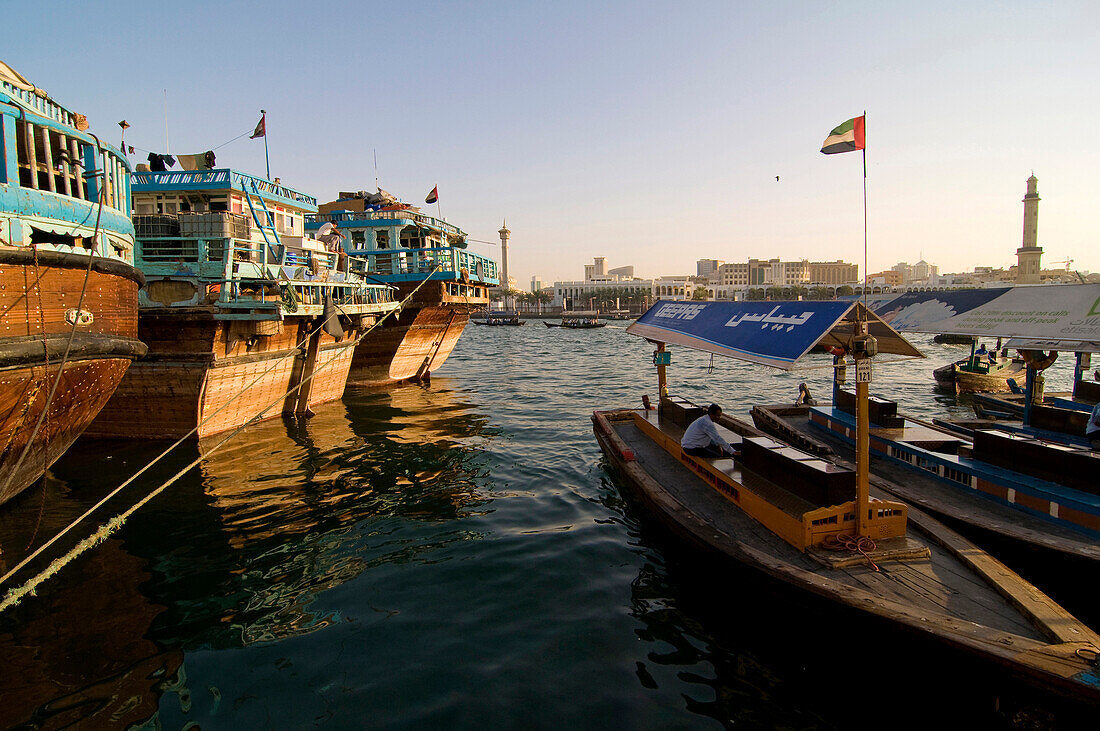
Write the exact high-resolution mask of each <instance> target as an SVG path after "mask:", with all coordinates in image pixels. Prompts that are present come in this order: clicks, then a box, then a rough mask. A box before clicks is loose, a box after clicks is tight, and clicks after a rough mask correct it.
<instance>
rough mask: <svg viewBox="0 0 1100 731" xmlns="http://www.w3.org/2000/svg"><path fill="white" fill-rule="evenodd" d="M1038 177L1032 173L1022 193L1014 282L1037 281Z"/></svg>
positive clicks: (1038, 257) (1038, 256) (1040, 250)
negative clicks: (1020, 238) (1021, 228)
mask: <svg viewBox="0 0 1100 731" xmlns="http://www.w3.org/2000/svg"><path fill="white" fill-rule="evenodd" d="M1038 187H1039V179H1038V178H1036V177H1035V174H1034V173H1032V174H1031V177H1030V178H1028V179H1027V194H1026V195H1024V242H1023V245H1022V246H1021V247H1020V248H1019V249H1016V261H1017V264H1016V284H1038V283H1039V266H1040V265H1039V259H1040V257H1042V255H1043V250H1042V249H1041V248H1039V243H1038V241H1039V200H1040V198H1039V189H1038Z"/></svg>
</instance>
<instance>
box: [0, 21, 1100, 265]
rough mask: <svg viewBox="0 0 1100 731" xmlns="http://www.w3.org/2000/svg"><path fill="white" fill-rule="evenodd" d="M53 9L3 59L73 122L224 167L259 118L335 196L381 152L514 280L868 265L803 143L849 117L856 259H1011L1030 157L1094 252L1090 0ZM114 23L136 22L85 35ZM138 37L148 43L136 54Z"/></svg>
mask: <svg viewBox="0 0 1100 731" xmlns="http://www.w3.org/2000/svg"><path fill="white" fill-rule="evenodd" d="M55 5H56V6H57V7H61V6H60V5H57V4H56V3H50V2H46V3H42V4H38V5H35V6H31V5H30V4H26V5H23V6H20V7H16V8H13V9H12V11H11V13H10V20H11V22H12V24H13V27H31V26H32V25H34V24H35V23H37V22H40V21H41V18H42V17H43V16H44V15H45V14H48V13H49V12H50V8H51V7H52V6H55ZM65 7H66V12H67V13H68V17H70V18H77V17H83V20H84V21H85V31H86V32H84V33H82V34H80V35H78V36H77V37H74V38H73V39H71V42H67V43H66V46H65V47H66V51H65V52H64V53H54V54H42V53H41V52H40V49H39V47H38V46H37V45H36V44H35V43H34V42H33V38H32V37H31V36H29V35H26V34H15V35H14V36H12V37H11V38H10V39H9V42H8V44H7V45H6V47H5V53H4V60H5V61H6V62H8V63H9V64H11V65H12V66H13V67H14V68H16V69H17V70H19V71H20V72H22V73H23V74H25V75H26V76H27V77H28V78H29V79H30V80H31V81H32V82H34V83H36V84H37V85H39V86H41V87H43V88H45V89H46V90H47V91H48V92H49V93H50V94H51V95H52V96H53V97H54V98H55V99H57V100H58V101H59V102H60V103H62V104H65V105H66V106H68V107H70V108H72V109H74V110H75V111H78V112H81V113H84V114H86V115H88V117H89V120H90V123H91V129H92V131H93V132H96V133H97V134H99V135H101V136H103V137H105V138H107V139H110V140H112V141H114V142H117V140H118V132H119V130H118V129H117V127H116V123H117V122H118V121H120V120H122V119H126V120H127V121H128V122H129V123H130V125H131V127H130V129H128V130H127V132H126V138H127V142H128V143H129V144H133V145H134V146H135V147H136V148H139V150H138V151H139V152H141V151H142V150H146V151H156V152H168V151H172V152H175V153H177V154H179V153H196V152H202V151H204V150H207V149H214V148H217V149H216V152H217V155H218V164H219V166H229V167H234V168H237V169H240V170H243V171H246V172H251V173H260V174H262V173H263V172H264V169H265V163H264V150H263V149H262V148H263V144H262V142H261V141H260V140H249V139H248V136H247V135H245V136H244V137H242V138H241V139H238V140H235V141H231V142H228V144H223V143H227V141H229V140H233V138H234V137H237V136H238V135H241V133H242V132H250V131H251V129H252V128H253V127H254V125H255V124H256V121H257V120H258V119H259V110H260V109H266V110H267V112H268V115H267V120H268V137H267V141H268V142H269V143H270V148H271V174H272V176H273V177H274V176H279V177H281V178H282V180H283V181H284V182H285V183H286V184H288V185H291V186H293V187H295V188H298V189H300V190H303V191H306V192H308V193H310V194H311V195H315V196H316V197H317V198H318V199H319V200H331V199H333V198H335V197H336V193H337V192H338V191H339V190H360V189H371V190H373V188H374V187H375V185H374V183H375V178H376V168H375V164H374V160H375V156H377V160H378V166H377V177H378V179H379V183H380V185H381V186H382V187H383V188H385V189H387V190H389V191H390V192H392V193H394V194H396V195H397V196H399V197H400V198H401V199H403V200H406V201H409V202H412V203H417V204H419V203H421V202H422V201H423V200H424V196H425V195H426V194H427V193H428V191H430V190H432V189H433V187H438V191H439V199H440V200H439V206H438V207H437V206H434V205H433V206H430V211H431V212H432V213H433V214H436V213H441V214H442V215H443V216H444V217H446V218H447V220H448V221H450V222H452V223H454V224H456V225H458V226H459V227H460V228H462V229H463V230H465V231H467V232H469V234H470V238H471V239H472V240H474V242H473V243H471V249H472V250H474V251H476V252H478V253H482V254H487V255H491V256H494V257H495V258H498V257H499V255H500V249H499V246H497V245H494V244H495V243H496V241H497V239H498V236H497V233H496V232H497V230H498V229H499V228H500V226H501V222H502V221H503V220H504V219H507V221H508V225H509V228H510V229H511V230H512V232H513V233H512V237H511V252H510V272H511V273H512V274H513V275H514V276H515V277H516V279H517V281H519V282H524V281H527V280H529V279H530V277H531V276H532V275H538V276H540V277H541V278H542V279H543V280H544V281H546V282H552V281H557V280H572V279H575V278H577V276H578V273H577V272H575V271H574V270H575V269H577V268H578V267H579V266H580V265H581V263H582V262H585V261H591V260H592V258H593V257H595V256H605V257H607V259H608V261H609V262H612V263H616V264H630V265H634V266H635V268H636V271H637V273H638V274H639V276H641V275H645V276H664V275H675V274H681V273H682V274H690V273H691V269H684V270H683V271H681V269H683V267H684V266H685V265H686V266H691V265H692V264H693V263H694V262H695V261H696V260H697V259H703V258H717V259H724V260H727V261H736V260H744V259H746V258H748V257H749V256H756V257H764V258H772V257H776V258H780V259H783V260H798V259H809V260H834V259H844V260H846V261H851V262H855V263H857V264H859V266H860V271H861V272H863V271H864V266H863V197H862V183H863V178H862V161H861V159H860V155H859V154H858V153H857V154H845V155H834V156H824V155H821V154H820V153H819V152H818V150H819V148H820V146H821V143H822V141H823V140H824V138H825V136H826V135H827V134H828V132H829V130H830V129H832V128H833V127H835V126H836V125H837V124H839V123H841V122H843V121H844V120H845V119H849V118H851V117H853V116H856V115H859V114H861V113H862V112H863V111H864V110H866V112H867V167H868V181H867V186H868V209H869V214H868V241H869V251H868V270H869V271H870V272H872V273H873V272H879V271H883V270H885V269H888V268H889V267H890V266H892V265H893V264H894V263H896V262H898V261H909V262H915V261H916V260H918V259H921V258H923V259H925V260H927V261H930V262H934V263H936V264H938V265H939V267H940V270H941V271H943V272H961V271H970V270H972V269H973V268H974V267H976V266H993V267H1004V268H1008V267H1009V266H1011V265H1012V264H1014V263H1015V261H1016V253H1015V252H1016V249H1017V248H1018V247H1019V246H1020V245H1021V235H1022V227H1021V221H1022V213H1023V205H1022V203H1021V198H1022V197H1023V191H1024V184H1025V181H1026V179H1027V178H1028V176H1029V175H1031V174H1032V172H1034V174H1035V175H1036V177H1037V178H1038V179H1039V192H1040V195H1041V196H1042V199H1043V202H1042V205H1041V215H1040V217H1039V222H1038V226H1039V229H1038V230H1039V233H1038V245H1039V246H1040V247H1042V248H1043V250H1044V257H1043V258H1044V262H1056V261H1060V260H1065V259H1070V258H1071V259H1074V260H1075V263H1074V268H1075V269H1081V270H1090V271H1096V270H1098V269H1100V247H1098V246H1096V245H1095V242H1094V241H1093V236H1094V235H1095V234H1094V232H1095V231H1096V230H1097V228H1098V225H1097V224H1098V223H1100V220H1098V219H1100V214H1098V213H1097V212H1096V211H1095V209H1096V206H1095V203H1094V201H1095V200H1096V199H1097V198H1098V197H1100V181H1097V180H1096V178H1095V176H1094V175H1092V171H1093V170H1094V169H1095V168H1096V167H1097V165H1096V163H1097V157H1098V156H1100V153H1097V152H1096V150H1095V144H1094V143H1093V133H1092V129H1091V126H1092V125H1091V121H1092V120H1093V119H1095V118H1096V116H1097V111H1098V109H1097V106H1098V102H1097V101H1096V98H1095V95H1093V94H1088V93H1082V92H1083V91H1084V90H1087V89H1090V88H1091V87H1092V85H1093V81H1092V75H1093V71H1092V70H1093V69H1095V68H1096V67H1097V66H1098V65H1100V48H1098V47H1097V44H1096V43H1095V41H1094V37H1093V33H1094V32H1093V30H1092V29H1094V28H1095V27H1096V26H1097V23H1098V21H1100V8H1098V7H1097V6H1095V5H1093V4H1090V3H1084V2H1078V3H1068V4H1060V5H1057V6H1049V7H1047V6H1044V7H1040V6H1036V5H1035V4H1030V3H1022V2H1021V3H1011V2H1010V3H997V4H992V3H979V4H977V5H970V6H965V7H960V6H958V5H956V4H947V3H932V4H923V5H921V6H919V7H907V8H897V7H886V8H882V7H879V6H878V5H877V4H871V3H863V4H854V5H845V6H836V5H796V4H766V5H765V4H761V5H759V6H749V7H732V6H729V5H728V4H725V3H690V4H688V5H686V6H678V7H675V8H673V7H669V6H667V5H666V4H656V3H652V4H622V3H611V4H607V5H604V6H599V7H596V8H593V7H590V6H588V5H581V4H579V3H568V2H567V3H564V4H559V5H556V6H554V8H553V9H550V8H545V7H540V6H530V7H527V6H515V5H511V4H501V3H486V4H429V5H424V6H421V7H418V8H412V9H408V8H396V7H379V8H377V9H371V10H370V12H369V13H367V12H355V11H349V10H348V9H347V6H345V5H335V4H326V3H323V2H322V3H318V4H316V7H315V8H313V9H312V10H311V14H312V16H313V17H312V18H311V27H313V28H314V29H315V30H314V31H312V32H310V31H304V32H302V33H301V34H297V28H298V24H295V23H294V22H293V21H294V18H296V17H298V14H299V10H298V9H297V7H296V6H291V5H290V4H289V3H285V2H279V1H275V2H272V3H270V4H268V5H266V6H264V10H263V12H257V10H256V8H255V6H252V5H244V4H238V3H232V2H231V3H217V4H215V3H211V2H204V1H200V2H195V3H190V4H188V5H187V6H185V7H184V6H163V7H161V6H149V5H144V4H139V3H130V2H120V3H109V4H107V5H106V6H97V7H92V6H88V7H87V8H70V7H69V6H67V5H66V6H65ZM211 17H217V18H219V22H218V23H214V24H212V25H211V26H210V27H209V28H207V30H206V31H204V32H205V33H207V36H208V37H207V42H208V43H209V44H211V45H212V46H214V47H224V48H234V49H238V50H239V51H240V52H239V53H228V54H206V53H196V52H195V49H194V46H193V44H190V43H187V42H184V41H183V40H182V38H183V36H182V35H178V36H177V35H176V34H175V32H174V31H172V30H169V31H168V33H167V37H165V31H164V29H165V28H167V29H175V28H186V27H193V26H196V25H202V24H204V23H206V21H207V20H208V19H209V18H211ZM580 17H583V18H584V20H585V22H584V23H578V22H577V19H578V18H580ZM120 18H122V19H124V22H125V26H126V30H127V32H129V33H131V34H132V35H133V36H134V37H135V38H137V39H140V38H148V39H150V40H148V41H142V40H135V42H134V44H131V45H125V44H120V45H115V44H103V43H96V42H95V41H94V40H93V39H95V38H97V37H105V36H106V35H107V34H110V33H114V32H116V30H117V27H116V26H117V25H118V23H119V19H120ZM352 21H354V22H352ZM366 22H369V23H370V24H371V27H372V29H373V30H374V32H373V34H372V36H371V42H370V43H369V44H364V43H362V42H361V41H362V36H361V31H362V27H361V23H366ZM412 28H415V29H416V33H417V37H418V42H416V43H408V31H409V30H410V29H412ZM322 31H323V32H322ZM288 33H291V34H296V35H294V43H292V44H289V45H287V44H286V43H283V42H282V41H283V40H285V39H286V38H287V37H288ZM272 38H274V39H279V40H280V42H278V43H270V42H268V40H267V39H272ZM152 39H157V42H156V43H155V44H154V43H153V40H152ZM288 48H293V49H294V53H293V54H290V55H288V54H287V49H288ZM141 49H144V50H146V51H148V50H152V51H154V53H153V54H152V58H153V61H152V62H150V63H134V62H133V59H134V58H136V54H137V53H138V52H139V51H140V50H141ZM78 61H79V63H78ZM100 69H107V70H110V71H109V72H107V73H104V72H101V71H98V70H100ZM85 70H87V72H85ZM93 70H96V71H93ZM375 87H376V88H375ZM395 88H397V89H399V90H398V91H397V92H396V93H395V92H394V89H395ZM165 92H167V93H166V94H165ZM425 100H433V101H432V102H431V103H428V102H426V101H425ZM166 108H167V119H166V118H165V109H166ZM166 124H167V131H166V129H165V127H166ZM166 135H167V137H168V139H169V143H168V144H167V145H166V144H165V137H166ZM131 161H132V162H135V163H136V162H141V161H143V158H142V157H141V156H132V157H131ZM777 177H778V180H777ZM424 208H425V210H429V207H428V206H424ZM480 242H489V243H487V244H486V243H480ZM573 262H575V264H574V263H573ZM680 262H684V264H683V265H681V264H680Z"/></svg>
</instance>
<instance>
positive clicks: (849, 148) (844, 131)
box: [821, 117, 866, 155]
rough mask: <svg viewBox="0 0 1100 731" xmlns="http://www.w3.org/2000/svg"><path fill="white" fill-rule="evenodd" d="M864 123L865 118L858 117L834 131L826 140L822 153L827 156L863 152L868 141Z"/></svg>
mask: <svg viewBox="0 0 1100 731" xmlns="http://www.w3.org/2000/svg"><path fill="white" fill-rule="evenodd" d="M864 121H865V120H864V117H856V118H855V119H849V120H848V121H847V122H845V123H844V124H842V125H840V126H839V127H837V128H836V129H834V130H833V131H832V132H830V133H829V136H828V137H826V138H825V144H824V145H822V146H821V151H822V152H823V153H825V154H826V155H835V154H836V153H838V152H854V151H855V150H862V149H863V148H864V145H865V141H866V134H865V132H864Z"/></svg>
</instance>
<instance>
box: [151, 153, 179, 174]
mask: <svg viewBox="0 0 1100 731" xmlns="http://www.w3.org/2000/svg"><path fill="white" fill-rule="evenodd" d="M148 159H149V169H150V170H152V171H153V172H164V171H165V170H167V169H168V168H170V167H172V166H173V165H175V164H176V158H174V157H172V156H171V155H162V154H160V153H159V152H150V153H149V158H148Z"/></svg>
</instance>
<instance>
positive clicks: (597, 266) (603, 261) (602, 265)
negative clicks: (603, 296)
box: [584, 256, 607, 282]
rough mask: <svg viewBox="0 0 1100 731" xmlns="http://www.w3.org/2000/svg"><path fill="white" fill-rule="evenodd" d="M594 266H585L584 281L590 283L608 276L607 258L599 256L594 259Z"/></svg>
mask: <svg viewBox="0 0 1100 731" xmlns="http://www.w3.org/2000/svg"><path fill="white" fill-rule="evenodd" d="M592 262H593V263H592V264H585V265H584V281H586V282H590V281H592V280H594V279H600V278H602V277H606V276H607V257H605V256H597V257H594V258H593V259H592Z"/></svg>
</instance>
